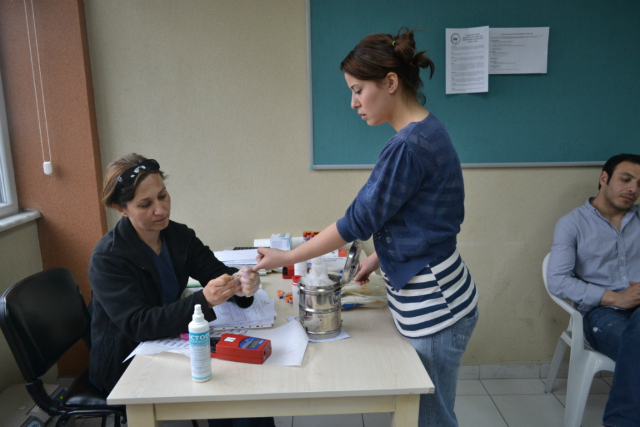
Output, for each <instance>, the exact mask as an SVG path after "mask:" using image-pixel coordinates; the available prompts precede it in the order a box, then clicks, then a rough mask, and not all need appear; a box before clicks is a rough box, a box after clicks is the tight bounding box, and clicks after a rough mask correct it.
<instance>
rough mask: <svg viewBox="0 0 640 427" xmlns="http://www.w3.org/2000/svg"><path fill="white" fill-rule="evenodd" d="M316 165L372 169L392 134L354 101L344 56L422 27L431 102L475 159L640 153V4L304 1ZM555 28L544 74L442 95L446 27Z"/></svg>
mask: <svg viewBox="0 0 640 427" xmlns="http://www.w3.org/2000/svg"><path fill="white" fill-rule="evenodd" d="M307 8H308V10H307V15H308V16H307V24H308V45H309V85H310V86H309V96H310V123H311V125H310V126H311V129H310V140H311V142H310V150H311V152H310V160H311V168H313V169H327V168H368V167H371V166H372V165H373V164H374V163H375V162H376V159H377V156H378V153H379V152H380V150H381V149H382V147H383V146H384V144H385V142H386V141H387V140H388V139H389V138H390V137H391V136H392V135H393V133H394V131H393V129H392V128H391V126H389V125H388V124H384V125H381V126H376V127H369V126H367V125H366V123H364V122H363V121H362V120H360V118H359V117H358V116H357V114H356V113H355V112H354V111H353V110H351V108H350V99H351V93H350V91H349V89H348V88H347V85H346V83H345V80H344V76H343V74H342V72H341V71H340V69H339V66H340V62H341V61H342V59H344V57H345V56H346V55H347V54H348V53H349V51H350V50H351V49H352V48H353V47H354V46H355V45H356V44H357V43H358V42H359V41H360V40H361V39H362V38H363V37H365V36H367V35H368V34H371V33H390V34H393V33H396V32H397V31H398V29H399V28H400V27H402V26H407V27H410V28H413V29H417V30H420V31H419V32H417V33H416V43H417V47H418V49H420V50H427V54H428V55H429V56H430V57H431V59H432V60H433V61H434V62H435V69H436V71H435V74H434V76H433V79H431V80H428V79H427V78H428V75H427V74H426V72H424V71H423V72H422V77H423V81H424V82H425V87H424V93H425V95H426V96H427V103H426V105H425V106H426V108H427V109H428V110H429V111H431V112H432V113H433V114H435V116H436V117H438V118H439V119H440V120H441V121H442V122H443V123H444V124H445V126H446V127H447V129H448V131H449V134H450V135H451V139H452V141H453V144H454V145H455V147H456V149H457V150H458V154H459V155H460V160H461V162H462V163H463V165H464V166H466V167H476V166H480V167H481V166H488V167H495V166H497V167H501V166H504V167H506V166H517V167H521V166H546V165H549V166H554V165H584V164H600V163H602V162H604V161H605V160H606V159H607V158H609V157H610V156H612V155H614V154H618V153H621V152H634V153H640V119H638V112H639V111H640V2H639V1H637V0H613V1H606V0H599V1H596V0H583V1H576V0H565V1H558V0H536V1H531V0H526V1H524V0H493V1H477V0H449V1H436V0H429V1H426V0H391V1H383V0H307ZM484 25H488V26H489V27H495V28H522V27H549V54H548V58H549V59H548V72H547V74H528V75H516V74H514V75H490V76H489V92H488V93H480V94H464V95H446V94H445V29H446V28H469V27H479V26H484Z"/></svg>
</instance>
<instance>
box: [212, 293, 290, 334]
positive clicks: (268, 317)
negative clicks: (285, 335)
mask: <svg viewBox="0 0 640 427" xmlns="http://www.w3.org/2000/svg"><path fill="white" fill-rule="evenodd" d="M274 307H275V301H274V300H272V299H269V296H268V295H267V293H266V292H265V291H264V290H262V289H260V290H259V291H258V292H256V294H255V295H254V296H253V304H251V307H248V308H240V307H238V306H237V305H236V304H235V303H233V302H230V301H227V302H225V303H224V304H221V305H216V306H215V307H213V311H215V313H216V320H214V321H213V322H209V327H211V328H212V329H230V328H265V327H270V326H273V322H274V320H275V319H274V318H275V316H276V314H277V313H276V310H275V308H274Z"/></svg>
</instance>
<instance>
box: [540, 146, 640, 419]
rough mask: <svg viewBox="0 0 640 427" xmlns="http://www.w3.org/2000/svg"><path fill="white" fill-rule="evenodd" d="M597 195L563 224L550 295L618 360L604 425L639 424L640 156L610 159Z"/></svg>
mask: <svg viewBox="0 0 640 427" xmlns="http://www.w3.org/2000/svg"><path fill="white" fill-rule="evenodd" d="M598 189H599V192H598V195H597V196H596V197H595V198H590V199H589V200H587V202H586V203H585V204H584V205H582V206H580V207H579V208H576V209H574V210H573V211H571V212H570V213H569V214H567V215H565V216H564V217H562V218H561V219H560V221H558V224H557V225H556V229H555V233H554V235H553V247H552V248H551V257H550V258H549V267H548V270H547V283H548V285H549V291H550V292H551V293H552V294H553V295H556V296H558V297H560V298H563V299H566V300H570V301H573V302H574V303H576V306H577V309H578V310H580V311H581V312H582V313H583V315H584V334H585V338H586V339H587V341H588V342H589V344H590V345H591V346H592V347H593V348H594V349H595V350H597V351H599V352H601V353H604V354H606V355H607V356H609V357H610V358H611V359H613V360H615V361H616V371H615V375H614V378H613V385H612V386H611V393H610V394H609V400H608V401H607V405H606V407H605V412H604V416H603V425H605V426H616V427H627V426H635V427H638V426H640V310H638V309H637V308H638V306H640V209H639V205H634V203H635V202H636V200H637V199H638V197H639V196H640V156H639V155H633V154H620V155H617V156H614V157H612V158H610V159H609V160H608V161H607V162H606V164H605V165H604V167H603V169H602V172H601V174H600V185H599V186H598Z"/></svg>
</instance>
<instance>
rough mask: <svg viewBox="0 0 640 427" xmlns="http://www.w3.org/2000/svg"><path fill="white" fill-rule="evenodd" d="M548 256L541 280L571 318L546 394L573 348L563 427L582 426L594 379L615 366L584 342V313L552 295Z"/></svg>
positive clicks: (548, 381) (551, 370) (560, 342)
mask: <svg viewBox="0 0 640 427" xmlns="http://www.w3.org/2000/svg"><path fill="white" fill-rule="evenodd" d="M549 255H551V254H547V256H546V257H544V261H542V279H543V280H544V287H545V289H546V290H547V293H548V294H549V296H550V297H551V299H552V300H554V301H555V302H556V304H558V305H559V306H560V307H562V308H563V309H564V310H565V311H566V312H567V313H569V314H570V315H571V318H570V319H569V326H568V327H567V330H566V331H564V332H563V333H562V335H560V339H559V340H558V346H557V347H556V352H555V353H554V355H553V360H552V361H551V367H550V368H549V375H548V376H547V386H546V387H545V390H544V391H545V392H546V393H549V392H551V390H552V389H553V383H554V382H555V380H556V376H557V375H558V369H559V368H560V363H562V359H563V358H564V354H565V352H566V351H567V347H568V346H571V357H570V358H569V379H568V381H567V403H566V405H565V410H564V427H580V423H581V422H582V415H583V413H584V408H585V405H586V403H587V397H588V395H589V389H590V388H591V383H592V382H593V376H594V375H595V374H596V373H597V372H600V371H613V370H614V369H615V367H616V363H615V362H614V361H613V360H611V359H610V358H608V357H607V356H605V355H604V354H602V353H599V352H597V351H595V350H594V349H592V348H591V347H589V345H588V344H587V342H586V341H585V340H584V332H583V330H582V314H581V313H580V312H579V311H578V310H576V309H575V308H573V306H572V305H571V304H569V303H568V302H567V301H565V300H563V299H561V298H558V297H556V296H554V295H551V292H549V287H548V285H547V265H548V264H549Z"/></svg>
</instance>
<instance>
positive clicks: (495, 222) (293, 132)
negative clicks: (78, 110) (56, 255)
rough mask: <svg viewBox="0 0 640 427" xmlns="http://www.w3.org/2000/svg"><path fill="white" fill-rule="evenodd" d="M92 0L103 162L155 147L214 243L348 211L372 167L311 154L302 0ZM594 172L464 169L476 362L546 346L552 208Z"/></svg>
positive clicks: (556, 313) (538, 352) (587, 191)
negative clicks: (313, 159) (355, 167)
mask: <svg viewBox="0 0 640 427" xmlns="http://www.w3.org/2000/svg"><path fill="white" fill-rule="evenodd" d="M85 5H86V13H87V26H88V34H89V46H90V55H91V66H92V72H93V79H94V90H95V98H96V108H97V117H98V129H99V135H100V143H101V152H102V159H103V163H104V166H106V164H107V163H108V162H109V161H111V160H113V159H114V158H116V157H118V156H121V155H123V154H126V153H128V152H131V151H135V152H138V153H140V154H144V155H146V156H148V157H153V158H156V159H157V160H158V161H159V162H160V164H161V166H162V169H163V170H164V171H165V172H167V173H168V174H169V175H170V178H169V180H168V181H167V186H168V189H169V191H170V193H171V195H172V200H173V210H172V218H173V219H174V220H176V221H179V222H184V223H186V224H188V225H190V226H191V227H192V228H194V229H195V230H196V232H197V233H198V235H199V236H200V238H201V239H202V240H203V241H204V242H205V243H206V244H209V245H210V246H211V247H212V248H213V249H214V250H220V249H224V248H228V247H231V246H238V245H241V246H248V245H251V244H252V242H253V239H254V238H255V237H268V236H270V235H271V233H273V232H286V231H289V232H292V233H293V234H294V235H300V233H301V232H302V231H304V230H321V229H323V228H324V227H325V226H326V225H328V224H330V223H331V222H333V221H335V220H336V219H338V218H339V217H340V216H341V215H342V214H343V213H344V211H345V209H346V208H347V206H348V205H349V203H350V202H351V200H352V199H353V197H354V196H355V194H356V193H357V191H358V190H359V188H360V186H361V185H362V184H363V183H364V182H365V181H366V179H367V177H368V175H369V173H370V171H311V170H309V163H308V159H309V153H308V120H307V77H306V76H307V70H306V57H307V52H306V34H305V31H306V30H305V25H306V23H305V2H304V0H279V1H260V0H253V1H249V0H217V1H193V0H192V1H188V2H187V1H182V2H176V1H168V0H165V1H160V0H140V1H135V2H131V1H126V0H123V1H108V2H105V1H100V0H85ZM365 35H366V34H363V37H364V36H365ZM425 48H428V47H427V46H425ZM336 67H338V64H336ZM441 69H442V68H441ZM435 90H444V88H435V87H430V86H429V83H428V82H427V83H426V93H427V95H428V93H429V91H435ZM345 102H349V94H348V91H347V89H346V88H345ZM427 107H428V108H429V109H430V110H432V111H433V112H434V113H435V114H437V113H438V106H437V105H427ZM496 125H497V126H499V123H497V124H496ZM454 144H455V141H454ZM598 175H599V170H598V168H537V169H481V170H465V171H464V177H465V183H466V191H467V200H466V211H467V216H466V220H465V223H464V224H463V230H462V233H461V234H460V236H459V248H460V252H461V253H462V256H463V258H464V259H465V261H466V262H467V264H468V265H469V268H470V269H471V272H472V274H473V276H474V278H475V280H476V282H477V284H478V286H479V290H480V310H481V313H480V322H479V324H478V327H477V329H476V332H475V334H474V337H473V339H472V341H471V343H470V347H469V350H468V353H467V355H466V356H465V360H464V362H465V363H466V364H493V363H511V362H513V363H516V362H518V363H525V362H548V361H549V360H550V359H551V356H552V354H553V350H554V348H555V344H556V342H557V339H558V337H559V335H560V332H561V330H562V328H563V327H564V326H566V321H567V317H566V316H565V315H564V314H563V312H562V311H561V310H559V309H557V308H556V307H555V306H554V304H553V303H552V301H551V300H550V299H549V298H548V296H547V295H546V294H545V292H544V289H543V284H542V280H541V274H540V269H541V262H542V259H543V257H544V255H545V254H546V253H547V252H548V251H549V248H550V245H551V238H552V232H553V227H554V225H555V222H556V221H557V219H558V218H559V217H560V216H561V215H563V214H564V213H566V212H568V211H569V210H571V209H572V208H574V207H575V206H578V205H580V204H581V203H583V202H584V200H586V198H587V197H588V196H589V195H592V194H595V192H596V187H597V179H598ZM116 220H117V218H116V216H114V215H113V214H111V215H110V216H109V222H110V226H113V224H114V223H115V221H116ZM366 247H367V248H368V249H369V250H371V246H370V244H369V245H367V246H366Z"/></svg>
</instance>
